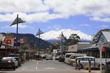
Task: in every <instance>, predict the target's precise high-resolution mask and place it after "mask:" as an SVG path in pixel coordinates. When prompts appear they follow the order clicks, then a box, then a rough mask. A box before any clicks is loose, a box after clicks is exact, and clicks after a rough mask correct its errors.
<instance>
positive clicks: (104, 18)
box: [0, 0, 110, 40]
mask: <svg viewBox="0 0 110 73" xmlns="http://www.w3.org/2000/svg"><path fill="white" fill-rule="evenodd" d="M17 14H18V15H19V18H21V19H22V20H24V21H26V22H25V23H20V24H19V33H31V34H34V35H36V33H37V31H38V29H39V28H40V29H41V31H43V32H44V35H43V36H42V38H44V39H46V38H47V37H48V36H49V35H51V37H52V34H53V32H52V31H54V32H55V33H57V32H61V30H62V31H63V33H64V34H65V32H66V31H67V30H68V33H69V32H70V31H74V32H77V31H78V32H80V33H83V34H84V36H83V37H82V38H84V37H87V36H89V38H88V37H87V38H86V39H89V40H90V39H91V38H90V36H92V35H95V34H96V33H97V32H98V31H99V30H101V29H108V28H110V25H109V24H110V0H0V32H5V33H7V32H8V33H11V32H12V33H16V25H14V26H11V27H10V25H11V23H12V22H13V21H14V19H15V18H16V16H17ZM50 32H51V33H50ZM74 32H72V33H74ZM47 33H49V34H47ZM68 33H67V34H65V35H66V36H68V35H70V34H72V33H70V34H68ZM57 34H59V35H60V33H57ZM78 35H79V36H82V34H78ZM45 36H46V37H45ZM53 36H54V37H58V36H55V34H54V35H53ZM51 37H50V38H48V39H51ZM52 38H53V37H52Z"/></svg>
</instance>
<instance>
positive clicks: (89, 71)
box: [88, 60, 91, 73]
mask: <svg viewBox="0 0 110 73" xmlns="http://www.w3.org/2000/svg"><path fill="white" fill-rule="evenodd" d="M88 61H89V73H90V72H91V60H88Z"/></svg>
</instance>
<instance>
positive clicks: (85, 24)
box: [79, 24, 90, 26]
mask: <svg viewBox="0 0 110 73" xmlns="http://www.w3.org/2000/svg"><path fill="white" fill-rule="evenodd" d="M79 26H90V25H89V24H80V25H79Z"/></svg>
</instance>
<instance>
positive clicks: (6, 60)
mask: <svg viewBox="0 0 110 73" xmlns="http://www.w3.org/2000/svg"><path fill="white" fill-rule="evenodd" d="M2 61H3V62H8V61H11V59H2Z"/></svg>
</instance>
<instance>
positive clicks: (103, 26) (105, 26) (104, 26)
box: [101, 25, 109, 28]
mask: <svg viewBox="0 0 110 73" xmlns="http://www.w3.org/2000/svg"><path fill="white" fill-rule="evenodd" d="M101 27H102V28H108V27H109V26H107V25H101Z"/></svg>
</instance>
